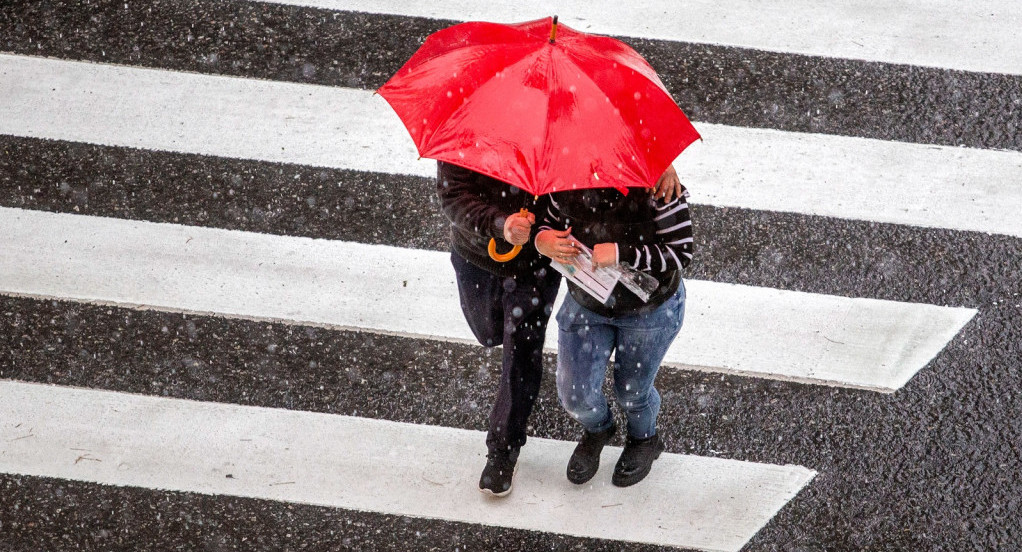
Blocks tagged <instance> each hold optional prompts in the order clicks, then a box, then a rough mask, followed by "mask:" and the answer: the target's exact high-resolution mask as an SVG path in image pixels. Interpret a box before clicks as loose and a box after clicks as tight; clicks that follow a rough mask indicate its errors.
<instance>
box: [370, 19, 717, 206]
mask: <svg viewBox="0 0 1022 552" xmlns="http://www.w3.org/2000/svg"><path fill="white" fill-rule="evenodd" d="M378 92H379V93H380V95H382V96H383V97H384V98H385V99H386V100H387V102H389V103H390V105H391V107H393V108H394V111H396V112H397V114H398V116H399V117H400V118H401V120H402V122H404V125H405V127H406V128H407V129H408V132H409V133H410V134H411V136H412V139H413V140H414V141H415V145H416V147H417V148H418V150H419V155H421V156H422V157H428V158H432V159H438V160H441V161H448V162H450V163H454V164H456V165H460V166H462V167H466V168H469V169H472V170H475V171H478V172H481V173H483V174H486V175H488V176H491V177H493V178H496V179H498V180H502V181H504V182H508V183H510V184H513V185H515V186H518V187H519V188H522V189H524V190H526V191H528V192H531V193H533V194H535V195H540V194H544V193H548V192H553V191H558V190H567V189H573V188H595V187H615V188H626V187H634V186H643V187H648V186H652V185H653V184H654V183H655V182H656V180H657V179H658V178H659V177H660V175H661V174H662V173H663V172H664V170H666V169H667V166H668V165H670V163H671V162H672V161H673V160H674V159H675V158H676V157H677V156H678V155H679V154H680V153H681V152H682V150H684V149H685V148H686V147H687V146H688V145H689V144H691V143H692V142H693V141H695V140H696V139H697V138H699V133H697V132H696V130H695V128H693V127H692V124H691V123H690V122H689V121H688V118H687V117H686V116H685V114H684V113H682V111H681V109H680V108H679V107H678V105H677V104H676V103H675V102H674V100H673V99H672V98H671V96H670V94H669V93H668V92H667V89H666V88H665V87H664V85H663V83H662V82H660V78H659V77H658V76H657V74H656V71H654V70H653V68H652V67H651V66H650V65H649V63H647V62H646V60H645V59H643V58H642V56H640V55H639V54H638V53H637V52H636V51H635V50H633V49H632V48H630V47H629V46H628V45H626V44H624V43H622V42H620V41H618V40H615V39H612V38H608V37H603V36H597V35H591V34H586V33H582V32H578V31H575V30H573V29H571V28H569V27H566V26H564V25H558V24H557V23H556V18H553V19H551V18H546V19H540V20H537V21H530V22H527V23H518V24H513V25H502V24H497V23H484V22H470V23H462V24H459V25H455V26H453V27H448V28H446V29H443V30H441V31H438V32H436V33H434V34H432V35H430V36H429V37H427V38H426V41H425V43H423V45H422V47H420V48H419V50H418V51H417V52H415V54H414V55H413V56H412V57H411V59H409V60H408V62H407V63H405V65H404V66H403V67H402V68H401V69H400V70H398V72H397V73H396V74H395V75H394V76H393V77H391V79H390V80H389V81H387V83H386V84H384V85H383V86H382V87H381V88H380V89H379V90H378Z"/></svg>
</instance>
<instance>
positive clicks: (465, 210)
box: [437, 161, 511, 239]
mask: <svg viewBox="0 0 1022 552" xmlns="http://www.w3.org/2000/svg"><path fill="white" fill-rule="evenodd" d="M479 177H480V175H479V174H478V173H476V172H474V171H471V170H469V169H466V168H463V167H459V166H457V165H452V164H451V163H444V162H443V161H438V162H437V193H438V194H439V195H440V204H441V205H442V207H443V210H444V214H445V215H447V218H448V219H450V221H451V223H453V224H454V225H455V226H457V227H458V228H461V229H464V230H468V231H470V232H474V233H476V234H479V235H482V236H486V237H490V238H500V239H503V237H504V221H505V220H506V219H507V217H508V216H509V215H510V214H511V213H505V212H504V211H503V210H502V209H501V208H500V207H497V206H495V205H493V203H492V202H490V201H488V200H487V198H488V195H487V192H488V190H486V189H485V188H484V187H483V186H482V185H481V183H480V181H479V180H480V179H479Z"/></svg>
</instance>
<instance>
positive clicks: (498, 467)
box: [479, 448, 520, 496]
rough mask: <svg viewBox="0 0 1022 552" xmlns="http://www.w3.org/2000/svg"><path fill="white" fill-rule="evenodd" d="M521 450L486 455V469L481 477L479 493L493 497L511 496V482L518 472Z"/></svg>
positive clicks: (498, 451)
mask: <svg viewBox="0 0 1022 552" xmlns="http://www.w3.org/2000/svg"><path fill="white" fill-rule="evenodd" d="M519 451H520V449H517V448H513V449H511V450H497V451H491V452H490V453H489V454H487V455H486V467H484V468H483V474H482V475H481V476H480V477H479V491H480V492H482V493H483V494H489V495H493V496H507V495H509V494H511V482H512V479H514V476H515V472H516V471H517V470H518V453H519Z"/></svg>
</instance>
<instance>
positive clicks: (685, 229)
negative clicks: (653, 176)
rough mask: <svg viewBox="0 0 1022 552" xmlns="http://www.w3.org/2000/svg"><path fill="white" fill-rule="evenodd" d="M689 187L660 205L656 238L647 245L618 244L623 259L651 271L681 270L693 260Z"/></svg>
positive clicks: (619, 253) (636, 267)
mask: <svg viewBox="0 0 1022 552" xmlns="http://www.w3.org/2000/svg"><path fill="white" fill-rule="evenodd" d="M688 197H689V193H688V190H685V189H684V188H683V189H682V194H681V196H680V197H678V198H677V199H675V200H674V201H671V202H670V203H667V204H665V205H660V204H657V206H656V216H655V219H654V220H655V221H656V226H657V230H656V237H657V239H656V241H655V242H654V243H649V244H644V245H639V246H635V245H626V244H620V245H619V246H618V258H619V260H620V261H621V262H623V263H625V264H627V265H629V266H631V267H632V268H635V269H638V270H644V271H647V272H667V271H670V270H681V269H683V268H685V267H686V266H688V265H689V263H691V262H692V253H693V251H694V248H695V244H694V243H693V239H692V218H691V216H690V215H689V210H688Z"/></svg>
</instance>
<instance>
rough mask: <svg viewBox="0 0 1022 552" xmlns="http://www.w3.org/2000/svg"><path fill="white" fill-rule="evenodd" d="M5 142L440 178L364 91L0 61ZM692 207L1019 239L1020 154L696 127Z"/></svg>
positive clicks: (0, 127)
mask: <svg viewBox="0 0 1022 552" xmlns="http://www.w3.org/2000/svg"><path fill="white" fill-rule="evenodd" d="M0 97H3V98H4V101H3V102H2V103H0V133H3V134H11V135H16V136H25V137H35V138H45V139H54V140H68V141H76V142H88V143H94V144H103V145H111V146H122V147H134V148H146V149H154V150H164V151H175V152H185V153H192V154H203V155H215V156H222V157H230V158H242V159H253V160H260V161H271V162H283V163H296V164H302V165H310V166H319V167H331V168H341V169H354V170H362V171H371V172H380V173H390V174H412V175H418V176H423V177H431V176H433V175H435V173H436V168H435V163H433V162H432V161H430V160H427V159H423V160H417V154H416V152H415V149H414V146H413V145H412V142H411V140H410V138H409V137H408V136H407V133H406V132H405V130H404V129H403V128H402V127H401V123H400V121H399V120H398V118H397V117H396V116H395V115H394V114H393V113H392V112H391V111H390V108H389V107H388V106H387V105H386V103H385V102H384V101H383V100H382V98H378V97H373V95H372V94H371V93H370V92H366V91H359V90H352V89H344V88H330V87H324V86H315V85H303V84H293V83H282V82H272V81H261V80H254V79H241V78H235V77H222V76H209V75H198V74H191V73H182V72H172V71H163V70H154V69H140V68H133V67H122V66H111V65H102V64H93V63H83V62H69V61H58V60H51V59H45V58H33V57H26V56H12V55H0ZM699 130H700V132H701V133H702V135H703V137H704V138H705V141H704V142H697V143H696V144H694V145H693V146H691V147H690V148H689V149H688V150H687V151H686V152H685V153H684V154H683V155H682V157H681V158H680V159H679V162H678V163H677V167H678V169H679V173H680V174H681V176H682V178H683V179H684V181H685V182H691V183H693V185H692V186H690V188H692V190H693V202H694V203H705V204H711V205H719V206H729V207H743V208H749V209H759V210H772V211H785V212H794V213H802V214H808V215H820V216H829V217H837V218H846V219H855V220H870V221H877V222H884V223H893V224H907V225H913V226H923V227H935V228H949V229H954V230H967V231H978V232H989V233H994V234H1005V235H1010V236H1016V237H1022V217H1019V216H1017V212H1018V207H1019V205H1022V187H1019V186H1017V185H1016V180H1017V175H1018V174H1020V173H1022V152H1013V151H993V150H977V149H965V148H953V147H944V146H929V145H921V144H907V143H899V142H887V141H881V140H872V139H865V138H850V137H841V136H828V135H814V134H802V133H790V132H782V131H776V130H766V129H746V128H739V127H728V126H722V125H711V124H703V125H700V126H699Z"/></svg>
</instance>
